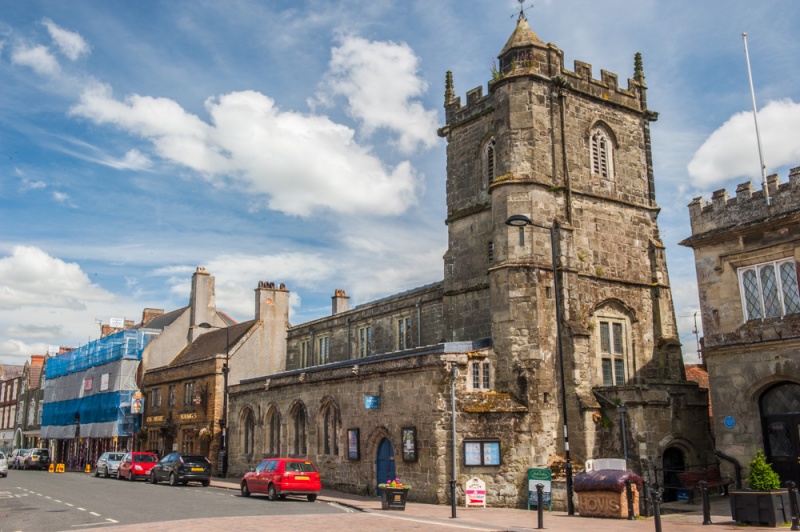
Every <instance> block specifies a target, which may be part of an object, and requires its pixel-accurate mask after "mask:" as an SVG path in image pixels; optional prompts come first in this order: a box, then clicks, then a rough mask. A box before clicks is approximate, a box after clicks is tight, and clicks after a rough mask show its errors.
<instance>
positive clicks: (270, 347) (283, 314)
mask: <svg viewBox="0 0 800 532" xmlns="http://www.w3.org/2000/svg"><path fill="white" fill-rule="evenodd" d="M256 320H258V321H261V322H262V323H263V324H264V325H263V332H264V336H262V338H263V339H264V353H265V356H266V360H265V367H264V371H265V372H266V374H273V373H279V372H281V371H283V370H285V369H286V329H287V328H288V327H289V291H288V290H287V289H286V285H285V284H283V283H281V284H279V285H278V286H277V287H276V286H275V283H272V282H265V281H259V282H258V288H256Z"/></svg>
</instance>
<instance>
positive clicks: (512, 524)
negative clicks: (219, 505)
mask: <svg viewBox="0 0 800 532" xmlns="http://www.w3.org/2000/svg"><path fill="white" fill-rule="evenodd" d="M211 485H212V486H215V487H219V488H228V489H232V490H238V489H239V484H238V481H237V480H236V479H213V480H212V481H211ZM697 499H698V503H697V504H691V505H690V504H688V503H687V502H674V503H665V504H663V505H662V516H661V530H663V531H665V532H666V531H693V530H696V531H701V530H702V531H704V532H711V531H721V530H740V529H741V527H739V526H736V523H735V522H734V521H733V520H732V519H731V511H730V501H729V499H728V498H727V497H723V496H719V495H715V496H712V497H711V522H712V524H711V525H703V510H702V506H701V505H700V504H699V499H700V498H699V497H698V498H697ZM317 501H318V502H322V503H328V504H333V505H338V506H340V507H342V508H346V509H349V510H351V511H352V512H353V513H357V514H360V515H359V516H358V517H359V519H358V520H356V519H354V518H353V517H354V516H350V517H351V518H350V520H349V521H347V524H345V522H344V521H342V526H341V528H343V529H346V530H348V531H350V530H381V531H382V532H389V531H395V530H397V531H404V530H426V531H428V530H430V531H434V530H435V531H439V530H442V531H444V530H448V529H450V530H453V529H457V530H476V531H514V532H516V531H520V532H521V531H530V530H537V529H538V513H537V512H536V510H524V509H514V508H474V507H473V508H464V507H463V506H462V507H458V508H456V517H455V518H453V517H452V507H451V506H449V505H436V504H425V503H418V502H413V501H409V502H407V503H406V508H405V510H403V511H398V510H382V509H381V501H380V499H379V498H377V497H365V496H360V495H353V494H350V493H343V492H338V491H333V490H329V489H323V490H322V493H320V495H319V497H318V498H317ZM576 512H577V510H576ZM231 519H233V518H231ZM236 519H237V520H238V521H237V523H229V526H228V528H229V529H235V530H248V529H250V526H249V525H250V524H251V522H252V525H253V528H252V529H253V530H257V529H259V528H262V529H263V526H264V524H265V523H264V522H263V519H260V518H244V517H242V518H236ZM271 519H272V518H271ZM325 519H326V528H335V527H337V524H336V523H335V521H336V519H334V518H330V519H329V518H328V516H326V517H325ZM197 524H199V523H197ZM273 524H274V523H273ZM309 524H310V523H308V522H307V520H306V523H305V525H304V528H308V525H309ZM220 525H222V523H220V522H217V523H216V525H215V527H217V526H220ZM287 525H288V523H287ZM543 525H544V528H543V529H544V530H552V531H567V530H569V531H575V530H579V531H591V532H602V531H612V530H613V531H617V530H656V531H657V532H658V528H657V527H656V521H655V519H654V518H653V517H640V518H638V519H636V520H630V521H629V520H626V519H604V518H596V517H580V516H578V515H574V516H570V515H567V513H566V512H557V511H545V512H544V515H543ZM223 526H224V525H223ZM193 528H194V527H193ZM200 528H201V529H202V528H203V527H200ZM270 528H273V529H274V527H272V526H270ZM748 528H750V529H756V528H760V527H754V526H749V527H748ZM286 529H287V530H288V529H290V527H287V528H286ZM162 530H163V528H162Z"/></svg>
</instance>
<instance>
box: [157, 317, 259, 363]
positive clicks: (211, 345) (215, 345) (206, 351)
mask: <svg viewBox="0 0 800 532" xmlns="http://www.w3.org/2000/svg"><path fill="white" fill-rule="evenodd" d="M256 324H260V322H258V321H257V320H250V321H245V322H242V323H237V324H235V325H232V326H230V327H228V329H229V332H228V334H229V335H230V339H229V340H230V348H231V350H233V346H235V345H236V344H237V343H238V342H239V340H241V339H242V337H243V336H244V335H245V334H247V333H248V332H249V331H250V329H252V328H253V326H254V325H256ZM225 352H226V349H225V329H211V330H210V331H208V332H207V333H205V334H202V335H200V337H199V338H197V340H195V341H194V342H192V343H191V344H189V345H187V346H186V347H185V348H184V349H183V351H181V352H180V353H179V354H178V356H176V357H175V358H174V359H173V360H172V362H170V363H169V364H168V365H169V366H177V365H180V364H186V363H187V362H197V361H200V360H206V359H209V358H214V357H215V356H217V355H224V354H225Z"/></svg>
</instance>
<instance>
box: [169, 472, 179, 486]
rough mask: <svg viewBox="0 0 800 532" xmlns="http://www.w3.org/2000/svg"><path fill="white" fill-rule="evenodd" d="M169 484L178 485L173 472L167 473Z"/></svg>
mask: <svg viewBox="0 0 800 532" xmlns="http://www.w3.org/2000/svg"><path fill="white" fill-rule="evenodd" d="M169 485H170V486H177V485H178V477H176V476H175V473H170V474H169Z"/></svg>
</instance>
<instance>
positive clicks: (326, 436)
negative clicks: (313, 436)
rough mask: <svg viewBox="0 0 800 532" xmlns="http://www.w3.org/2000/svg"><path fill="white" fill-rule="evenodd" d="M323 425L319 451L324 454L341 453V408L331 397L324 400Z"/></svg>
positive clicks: (321, 412) (320, 432) (321, 413)
mask: <svg viewBox="0 0 800 532" xmlns="http://www.w3.org/2000/svg"><path fill="white" fill-rule="evenodd" d="M319 422H320V423H321V426H320V427H319V429H320V430H319V433H318V434H319V435H320V436H321V438H322V439H321V441H320V442H319V451H320V453H322V454H329V455H338V454H339V439H338V436H339V409H338V408H337V406H336V403H335V402H334V400H333V399H331V398H330V397H327V398H325V399H324V400H323V403H322V406H321V408H320V419H319Z"/></svg>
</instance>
